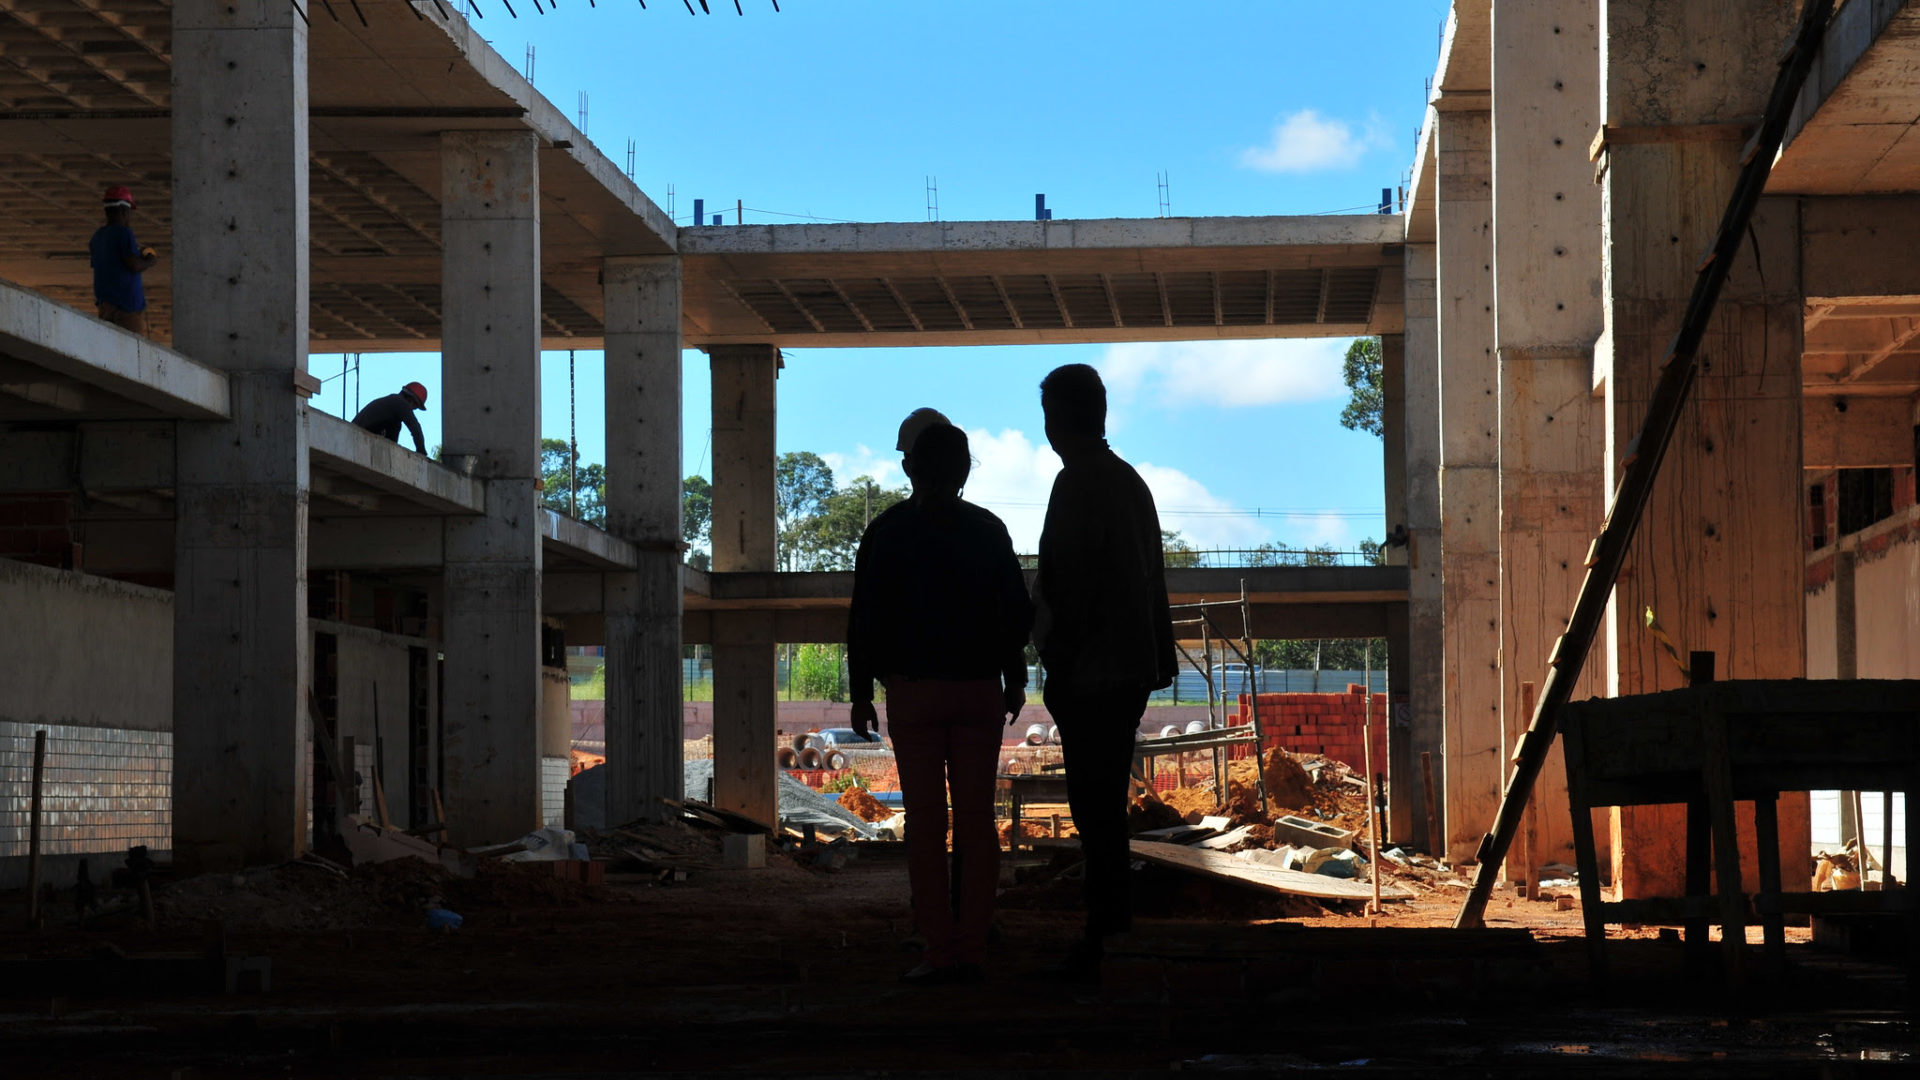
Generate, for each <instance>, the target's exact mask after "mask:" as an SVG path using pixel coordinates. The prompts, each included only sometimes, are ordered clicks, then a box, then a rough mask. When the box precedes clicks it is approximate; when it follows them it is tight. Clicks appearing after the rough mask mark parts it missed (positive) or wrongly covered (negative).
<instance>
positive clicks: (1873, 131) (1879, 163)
mask: <svg viewBox="0 0 1920 1080" xmlns="http://www.w3.org/2000/svg"><path fill="white" fill-rule="evenodd" d="M1916 33H1920V11H1916V10H1914V8H1913V5H1911V4H1907V3H1904V2H1903V0H1856V2H1852V3H1845V4H1841V5H1840V6H1839V8H1838V10H1836V11H1835V12H1834V13H1833V20H1832V21H1831V22H1829V23H1828V24H1827V30H1826V34H1825V36H1824V37H1823V38H1822V40H1821V42H1820V48H1819V51H1818V52H1817V53H1816V54H1815V57H1814V66H1813V70H1812V71H1811V72H1810V73H1809V74H1808V77H1807V82H1806V85H1804V86H1803V87H1801V89H1800V96H1799V98H1798V99H1796V101H1795V102H1794V109H1793V115H1792V118H1791V119H1790V120H1789V121H1788V123H1787V132H1786V138H1785V140H1784V142H1783V143H1782V145H1781V149H1780V154H1779V156H1778V158H1777V159H1776V160H1775V161H1774V166H1773V172H1772V174H1771V175H1770V176H1768V178H1767V190H1768V191H1769V192H1771V193H1778V194H1812V193H1821V194H1847V193H1856V192H1866V191H1911V190H1912V185H1913V179H1914V175H1915V174H1914V156H1913V154H1914V148H1915V145H1916V136H1917V135H1920V132H1917V131H1916V128H1915V118H1916V116H1920V95H1916V93H1915V91H1914V86H1913V71H1914V65H1915V63H1916V61H1917V60H1920V56H1917V55H1916V50H1915V46H1914V37H1915V35H1916Z"/></svg>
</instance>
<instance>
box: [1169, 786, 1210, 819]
mask: <svg viewBox="0 0 1920 1080" xmlns="http://www.w3.org/2000/svg"><path fill="white" fill-rule="evenodd" d="M1160 801H1161V802H1164V803H1166V804H1167V806H1168V807H1169V808H1171V809H1172V810H1173V811H1174V813H1177V814H1179V815H1180V818H1181V820H1183V821H1185V822H1187V823H1188V824H1194V823H1196V822H1198V821H1199V820H1200V819H1201V818H1203V817H1206V816H1207V815H1209V814H1212V813H1214V812H1215V811H1217V810H1218V809H1219V806H1220V804H1219V801H1218V800H1216V799H1215V798H1214V796H1213V792H1212V791H1211V790H1209V789H1206V788H1191V787H1183V788H1174V789H1173V790H1172V791H1169V792H1167V793H1166V794H1165V795H1162V796H1161V797H1160Z"/></svg>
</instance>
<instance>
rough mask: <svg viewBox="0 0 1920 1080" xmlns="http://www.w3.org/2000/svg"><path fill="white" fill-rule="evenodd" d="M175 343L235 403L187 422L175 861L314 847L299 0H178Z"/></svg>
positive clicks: (202, 862) (180, 476)
mask: <svg viewBox="0 0 1920 1080" xmlns="http://www.w3.org/2000/svg"><path fill="white" fill-rule="evenodd" d="M173 55H174V58H175V59H176V60H177V61H178V62H177V63H176V64H175V65H174V67H173V177H174V181H173V226H174V231H173V252H172V257H173V267H172V270H173V305H174V306H173V345H174V348H176V349H178V350H180V351H181V352H183V353H185V354H186V355H188V356H191V357H193V358H194V359H196V360H198V361H200V362H202V363H205V364H211V365H213V366H215V367H218V368H221V369H222V370H224V371H226V372H227V373H228V376H229V378H230V379H231V383H232V393H233V419H232V420H231V421H230V422H224V423H193V422H185V423H181V424H180V425H178V441H177V444H176V450H175V455H176V456H175V460H176V462H177V475H176V481H175V495H176V499H177V502H176V515H177V524H176V526H175V544H176V547H175V562H174V617H173V618H174V622H173V632H174V648H173V654H174V667H173V716H174V721H173V739H174V742H173V832H174V858H175V861H176V864H177V865H179V866H180V867H181V869H182V870H183V872H187V873H197V872H200V871H207V870H224V869H232V868H236V867H239V866H242V865H262V864H267V863H275V862H280V861H282V860H285V859H289V858H292V857H294V856H296V855H298V854H299V853H300V851H301V850H302V849H303V848H304V847H305V846H306V811H307V781H306V777H305V775H304V772H303V768H302V764H303V761H304V758H305V754H306V748H307V737H308V731H309V729H308V718H307V711H306V707H307V701H306V699H307V687H308V685H309V679H310V675H311V672H310V670H309V666H310V665H309V659H308V658H309V641H308V635H307V599H306V598H307V583H306V573H307V434H306V407H305V405H304V404H303V402H302V401H301V399H300V397H299V396H297V395H296V393H295V378H296V377H298V376H304V375H305V373H306V369H307V28H306V24H305V23H304V22H303V21H302V20H301V17H300V16H299V15H298V14H297V13H296V12H295V11H294V9H293V7H292V6H291V5H280V4H248V5H245V6H244V7H242V8H240V9H235V8H234V7H232V6H230V5H228V4H224V3H214V2H211V0H175V3H174V5H173Z"/></svg>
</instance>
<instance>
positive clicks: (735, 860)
mask: <svg viewBox="0 0 1920 1080" xmlns="http://www.w3.org/2000/svg"><path fill="white" fill-rule="evenodd" d="M721 850H722V854H723V855H724V856H725V859H726V867H727V869H729V870H762V869H765V868H766V865H767V838H766V837H764V836H761V835H759V834H758V833H755V834H751V835H749V834H747V833H729V834H727V838H726V841H725V843H724V844H723V846H722V849H721Z"/></svg>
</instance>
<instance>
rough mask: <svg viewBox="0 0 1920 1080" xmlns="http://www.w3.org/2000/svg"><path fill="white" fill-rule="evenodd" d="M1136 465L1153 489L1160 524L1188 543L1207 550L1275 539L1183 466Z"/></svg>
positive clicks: (1255, 543)
mask: <svg viewBox="0 0 1920 1080" xmlns="http://www.w3.org/2000/svg"><path fill="white" fill-rule="evenodd" d="M1134 468H1135V470H1136V471H1138V472H1139V473H1140V479H1142V480H1145V481H1146V482H1147V487H1148V489H1149V490H1151V491H1152V492H1153V503H1154V505H1155V506H1156V507H1158V508H1159V510H1160V527H1161V528H1162V529H1167V530H1170V531H1174V532H1178V533H1179V534H1180V535H1181V537H1182V538H1183V539H1185V540H1186V542H1187V543H1188V544H1191V545H1192V546H1194V547H1196V548H1201V549H1203V550H1204V549H1207V548H1245V547H1254V546H1255V545H1258V544H1262V543H1265V542H1266V541H1269V540H1272V539H1273V534H1272V532H1271V531H1269V530H1268V529H1267V527H1266V526H1265V525H1263V524H1261V522H1260V521H1259V519H1257V518H1253V517H1247V516H1244V515H1239V514H1235V513H1234V512H1233V511H1234V510H1235V509H1236V508H1235V507H1234V505H1233V504H1232V503H1230V502H1228V501H1226V500H1225V499H1222V498H1220V497H1219V496H1218V495H1215V494H1214V493H1213V492H1211V491H1208V490H1207V488H1206V485H1205V484H1202V483H1201V482H1200V481H1198V480H1195V479H1194V478H1193V477H1191V476H1188V475H1187V474H1186V473H1183V472H1181V471H1180V470H1179V469H1172V468H1168V467H1166V466H1164V465H1155V464H1152V463H1151V462H1137V463H1135V465H1134Z"/></svg>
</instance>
